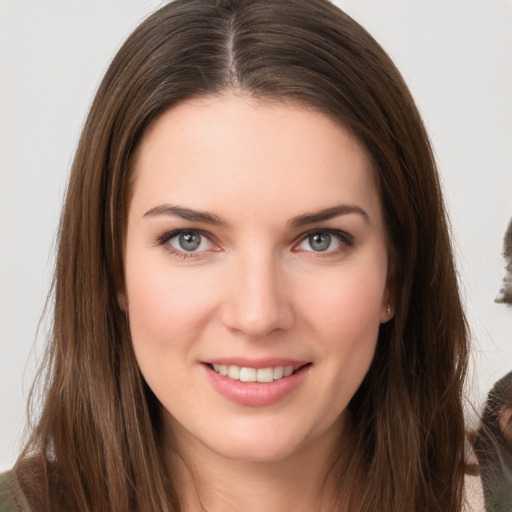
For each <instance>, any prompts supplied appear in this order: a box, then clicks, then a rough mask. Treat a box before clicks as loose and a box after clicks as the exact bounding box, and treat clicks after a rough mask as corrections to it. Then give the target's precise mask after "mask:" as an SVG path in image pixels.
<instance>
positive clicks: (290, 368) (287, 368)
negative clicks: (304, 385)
mask: <svg viewBox="0 0 512 512" xmlns="http://www.w3.org/2000/svg"><path fill="white" fill-rule="evenodd" d="M292 373H293V366H285V367H284V376H285V377H288V376H290V375H291V374H292Z"/></svg>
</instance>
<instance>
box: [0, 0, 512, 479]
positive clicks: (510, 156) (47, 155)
mask: <svg viewBox="0 0 512 512" xmlns="http://www.w3.org/2000/svg"><path fill="white" fill-rule="evenodd" d="M163 3H164V2H162V1H155V0H153V1H150V0H123V1H120V0H101V1H100V0H0V470H1V469H6V468H8V467H9V466H10V465H11V464H12V463H13V461H14V459H15V454H16V453H17V451H18V449H19V443H20V436H21V433H22V430H23V425H24V417H25V400H26V396H27V392H28V389H29V386H30V382H31V381H32V379H33V375H34V368H35V362H36V361H37V359H38V357H39V356H40V354H41V351H42V346H43V343H42V342H43V341H44V335H45V330H46V326H45V325H42V326H41V329H40V331H39V334H38V335H37V336H36V331H37V326H38V321H39V318H40V316H41V313H42V310H43V306H44V302H45V297H46V293H47V290H48V287H49V283H50V279H51V278H50V276H51V270H52V265H53V255H54V238H55V232H56V228H57V223H58V215H59V209H60V205H61V201H62V198H63V195H64V192H65V188H66V180H67V174H68V171H69V168H70V164H71V160H72V157H73V152H74V149H75V147H76V142H77V138H78V135H79V133H80V129H81V126H82V123H83V121H84V119H85V116H86V113H87V110H88V107H89V104H90V101H91V100H92V97H93V94H94V92H95V89H96V87H97V85H98V84H99V81H100V79H101V77H102V74H103V73H104V71H105V69H106V67H107V65H108V63H109V61H110V59H111V58H112V57H113V55H114V53H115V51H116V50H117V49H118V48H119V46H120V45H121V43H122V42H123V40H124V39H125V38H126V36H127V35H128V34H129V33H130V32H131V31H132V30H133V29H134V28H135V27H136V25H137V24H138V23H139V22H140V21H141V20H142V19H143V18H144V17H145V16H146V15H147V14H149V13H150V12H152V11H153V10H154V9H156V8H157V7H158V6H160V5H162V4H163ZM335 3H336V4H338V5H339V6H340V7H342V8H344V9H345V10H346V11H347V12H348V13H349V14H350V15H352V16H353V17H354V18H355V19H356V20H358V21H359V22H360V23H361V24H362V25H363V26H365V27H366V28H367V29H368V30H369V31H370V32H371V33H372V34H373V35H374V36H375V37H376V38H377V39H378V40H379V41H380V42H381V44H382V45H383V46H384V48H385V49H386V50H387V51H388V52H389V53H390V54H391V56H392V57H393V58H394V60H395V62H396V63H397V65H398V67H399V68H400V69H401V71H402V72H403V75H404V77H405V79H406V81H407V82H408V84H409V86H410V88H411V90H412V93H413V95H414V96H415V98H416V100H417V103H418V105H419V107H420V109H421V111H422V114H423V116H424V119H425V122H426V124H427V127H428V129H429V131H430V134H431V137H432V141H433V145H434V148H435V151H436V155H437V158H438V163H439V167H440V170H441V175H442V181H443V185H444V189H445V194H446V201H447V204H448V208H449V212H450V214H451V219H452V224H453V233H454V245H455V251H456V255H457V263H458V266H459V270H460V276H461V284H462V292H463V295H464V300H465V303H466V305H467V312H468V317H469V321H470V324H471V328H472V330H473V333H474V344H475V346H474V348H473V353H472V361H473V365H472V376H473V377H472V379H471V381H470V385H469V387H468V394H469V395H470V397H471V399H472V402H473V403H474V404H475V405H476V406H477V407H478V406H479V405H480V404H481V402H482V400H483V397H484V396H485V392H486V391H487V390H488V389H489V387H490V386H491V385H492V383H493V382H494V381H495V380H497V379H498V378H499V377H500V376H502V375H503V374H504V373H506V372H507V371H509V370H510V369H512V309H511V308H507V307H506V306H504V305H500V304H495V303H494V299H495V297H496V296H497V294H498V291H499V289H500V286H501V282H502V278H503V276H504V263H503V260H502V258H501V251H502V239H503V235H504V232H505V229H506V226H507V223H508V220H509V218H510V216H511V215H512V150H511V147H512V144H511V142H512V29H511V27H512V2H511V1H510V0H478V1H476V0H450V1H446V0H418V1H415V2H411V1H410V0H387V1H386V2H383V1H381V0H366V1H364V2H362V1H361V0H339V1H337V2H335Z"/></svg>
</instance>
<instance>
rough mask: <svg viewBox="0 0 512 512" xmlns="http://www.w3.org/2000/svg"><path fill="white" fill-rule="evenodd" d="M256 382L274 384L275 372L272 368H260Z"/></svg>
mask: <svg viewBox="0 0 512 512" xmlns="http://www.w3.org/2000/svg"><path fill="white" fill-rule="evenodd" d="M256 380H257V381H258V382H272V381H273V380H274V370H273V369H272V368H258V371H257V372H256Z"/></svg>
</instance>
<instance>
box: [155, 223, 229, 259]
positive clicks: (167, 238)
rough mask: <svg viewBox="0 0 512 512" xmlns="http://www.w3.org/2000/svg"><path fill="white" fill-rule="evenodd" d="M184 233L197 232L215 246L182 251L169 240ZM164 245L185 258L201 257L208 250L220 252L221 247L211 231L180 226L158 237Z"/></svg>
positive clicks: (158, 242) (174, 253)
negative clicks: (200, 249) (199, 249)
mask: <svg viewBox="0 0 512 512" xmlns="http://www.w3.org/2000/svg"><path fill="white" fill-rule="evenodd" d="M184 233H195V234H198V235H200V236H201V237H203V238H206V239H207V240H208V241H209V243H210V244H212V246H213V247H214V248H213V250H212V249H211V248H208V249H205V250H202V251H190V252H189V251H182V250H180V249H178V248H176V247H173V246H172V245H170V244H169V241H170V240H172V239H173V238H176V237H177V236H179V235H181V234H184ZM156 245H161V246H163V247H164V249H165V250H166V251H167V252H169V253H170V254H173V255H176V256H180V257H183V258H194V257H196V258H197V257H200V256H201V255H202V254H204V253H206V252H219V251H220V250H221V249H220V247H219V245H218V243H217V242H216V240H215V238H214V237H213V235H212V234H211V233H208V232H207V231H204V230H202V229H197V228H180V229H174V230H172V231H167V232H166V233H164V234H163V235H161V236H159V237H158V238H157V244H156Z"/></svg>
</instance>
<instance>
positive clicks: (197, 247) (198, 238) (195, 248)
mask: <svg viewBox="0 0 512 512" xmlns="http://www.w3.org/2000/svg"><path fill="white" fill-rule="evenodd" d="M166 238H167V240H164V242H165V243H167V244H168V245H169V246H170V247H172V248H173V249H174V250H176V251H179V252H185V253H191V252H203V251H207V250H208V249H210V248H211V247H212V245H213V244H212V242H211V241H210V240H208V238H206V237H205V236H204V235H202V234H201V233H200V232H198V231H180V232H178V233H174V234H173V233H171V234H170V235H168V237H166Z"/></svg>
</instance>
